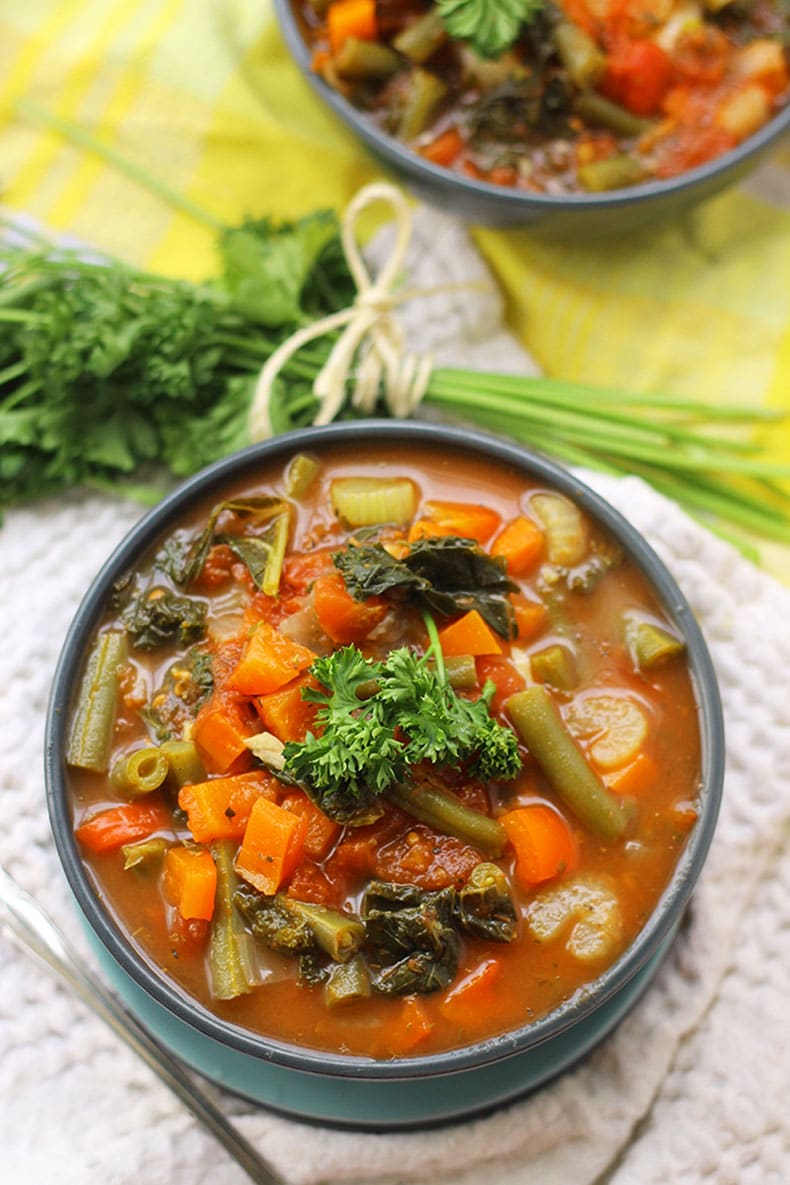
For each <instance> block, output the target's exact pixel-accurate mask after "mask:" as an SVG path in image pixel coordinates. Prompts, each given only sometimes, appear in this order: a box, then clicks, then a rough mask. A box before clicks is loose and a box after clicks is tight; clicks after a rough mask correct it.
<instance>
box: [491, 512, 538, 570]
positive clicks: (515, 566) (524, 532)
mask: <svg viewBox="0 0 790 1185" xmlns="http://www.w3.org/2000/svg"><path fill="white" fill-rule="evenodd" d="M544 543H545V539H544V535H543V531H542V530H541V529H540V527H539V526H538V524H537V523H536V522H533V521H532V519H531V518H527V516H526V515H524V514H520V515H519V516H518V518H514V519H511V521H510V522H509V523H506V524H505V526H504V527H503V528H502V530H501V531H500V532H499V534H498V535H497V537H496V539H495V540H494V542H493V544H492V545H491V555H493V556H502V557H503V558H504V559H505V560H506V561H507V570H508V573H509V574H510V575H511V576H524V575H526V573H527V572H529V571H530V569H531V568H533V567H534V566H535V564H536V563H537V561H538V560H539V559H540V556H541V553H542V552H543V547H544Z"/></svg>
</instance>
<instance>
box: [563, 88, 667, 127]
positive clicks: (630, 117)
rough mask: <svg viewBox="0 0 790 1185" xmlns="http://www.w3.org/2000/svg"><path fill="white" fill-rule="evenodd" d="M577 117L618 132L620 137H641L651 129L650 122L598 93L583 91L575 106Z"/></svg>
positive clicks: (578, 96) (577, 97) (575, 101)
mask: <svg viewBox="0 0 790 1185" xmlns="http://www.w3.org/2000/svg"><path fill="white" fill-rule="evenodd" d="M573 110H574V112H575V114H576V115H578V116H579V117H580V118H581V119H583V120H584V122H585V123H592V124H596V125H597V126H599V127H603V128H608V129H609V131H610V132H616V133H617V135H618V136H641V134H642V132H644V131H646V130H647V128H649V127H650V122H651V121H650V120H649V119H643V118H642V117H641V116H639V115H634V113H633V111H629V110H628V108H627V107H621V106H620V104H619V103H614V102H612V100H611V99H606V98H604V96H603V95H599V94H598V93H597V91H582V93H581V94H580V95H577V96H576V99H575V100H574V104H573Z"/></svg>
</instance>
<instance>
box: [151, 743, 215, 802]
mask: <svg viewBox="0 0 790 1185" xmlns="http://www.w3.org/2000/svg"><path fill="white" fill-rule="evenodd" d="M159 748H160V749H161V751H162V752H163V753H164V755H165V757H166V758H167V764H168V774H167V778H166V779H165V786H166V787H167V789H169V790H173V791H178V790H180V789H181V787H182V786H194V784H195V782H203V781H205V779H206V767H205V766H204V765H203V761H202V760H201V757H200V754H199V753H198V751H197V746H196V745H195V742H194V741H163V742H162V744H161V745H160V746H159Z"/></svg>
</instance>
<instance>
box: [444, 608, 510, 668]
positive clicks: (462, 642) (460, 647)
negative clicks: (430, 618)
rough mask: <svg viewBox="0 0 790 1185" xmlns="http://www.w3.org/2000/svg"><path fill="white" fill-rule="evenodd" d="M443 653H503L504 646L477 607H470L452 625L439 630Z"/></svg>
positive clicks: (447, 654) (448, 655)
mask: <svg viewBox="0 0 790 1185" xmlns="http://www.w3.org/2000/svg"><path fill="white" fill-rule="evenodd" d="M439 642H440V643H441V647H442V653H443V654H444V655H445V656H447V657H448V658H449V657H452V656H453V655H459V654H471V655H474V656H475V657H476V656H477V655H478V654H501V653H502V647H501V646H500V644H499V642H498V641H497V638H496V635H495V634H494V631H493V630H492V629H491V627H490V626H489V625H487V624H486V622H485V621H484V620H483V618H482V617H481V616H480V613H479V612H478V610H477V609H470V610H469V612H468V613H465V614H464V616H463V617H459V618H458V620H457V621H454V622H453V623H452V625H448V626H446V627H445V628H444V629H443V630H441V631H440V632H439Z"/></svg>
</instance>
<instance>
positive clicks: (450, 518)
mask: <svg viewBox="0 0 790 1185" xmlns="http://www.w3.org/2000/svg"><path fill="white" fill-rule="evenodd" d="M422 517H423V519H427V520H428V521H429V522H433V523H438V524H439V526H440V527H444V528H447V530H448V533H449V534H451V535H457V536H458V537H459V538H461V539H476V540H477V542H478V543H479V544H481V546H482V545H483V544H484V543H487V542H488V540H489V539H490V538H491V536H492V535H493V533H494V531H495V530H496V529H497V527H498V526H499V524H500V523H501V522H502V516H501V515H500V514H498V513H497V511H496V510H492V509H491V508H490V507H489V506H480V505H478V504H477V503H474V502H426V503H425V504H424V505H423V508H422Z"/></svg>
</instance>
